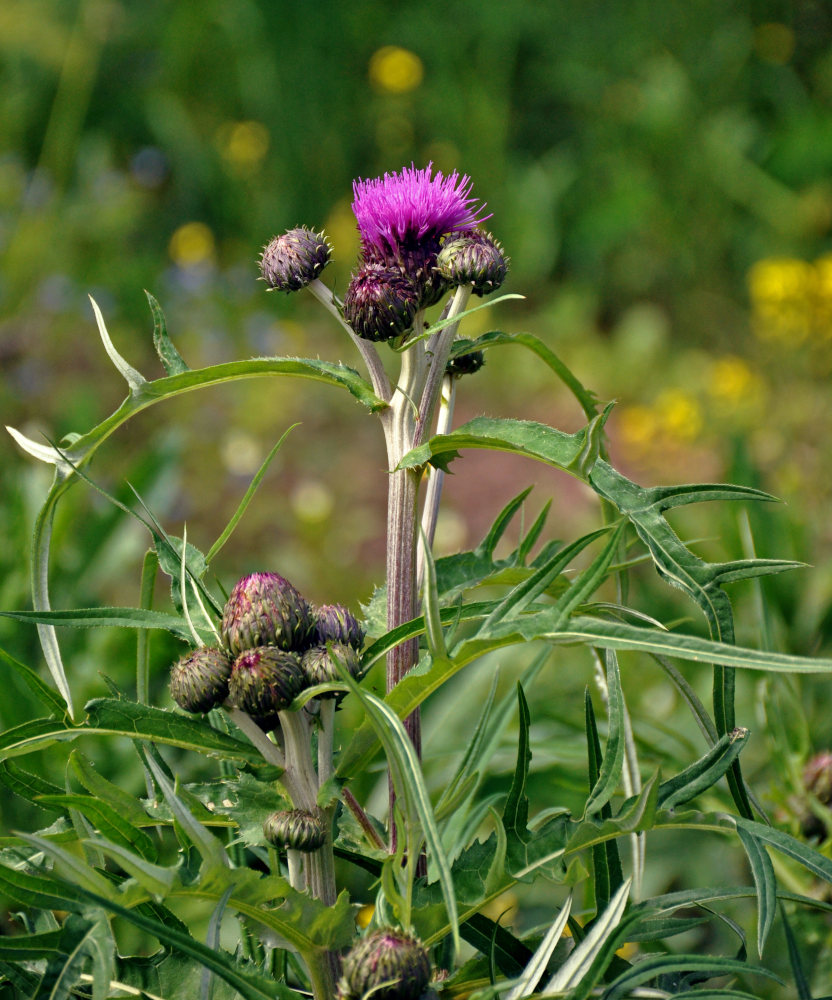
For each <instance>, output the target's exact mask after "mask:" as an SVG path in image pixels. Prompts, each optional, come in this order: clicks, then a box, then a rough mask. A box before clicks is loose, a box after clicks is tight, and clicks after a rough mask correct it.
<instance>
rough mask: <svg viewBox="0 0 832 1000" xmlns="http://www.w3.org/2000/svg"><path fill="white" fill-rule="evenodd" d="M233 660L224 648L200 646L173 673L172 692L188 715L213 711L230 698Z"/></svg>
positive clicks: (173, 667) (181, 660) (177, 663)
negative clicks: (229, 680) (229, 690)
mask: <svg viewBox="0 0 832 1000" xmlns="http://www.w3.org/2000/svg"><path fill="white" fill-rule="evenodd" d="M230 676H231V658H230V657H229V656H228V654H227V653H226V652H225V651H224V650H222V649H213V648H211V647H209V646H200V648H199V649H195V650H194V651H193V652H191V653H188V654H187V655H186V656H183V657H182V658H181V659H180V660H179V661H178V662H176V663H175V664H174V665H173V666H172V667H171V671H170V693H171V697H172V698H173V700H174V701H175V702H176V704H177V705H178V706H179V707H180V708H184V709H185V711H186V712H202V713H205V712H210V711H211V709H212V708H215V707H216V706H217V705H221V704H222V703H223V702H224V701H225V699H226V698H227V697H228V679H229V677H230Z"/></svg>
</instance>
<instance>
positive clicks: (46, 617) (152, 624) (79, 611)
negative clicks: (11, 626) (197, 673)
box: [0, 608, 192, 641]
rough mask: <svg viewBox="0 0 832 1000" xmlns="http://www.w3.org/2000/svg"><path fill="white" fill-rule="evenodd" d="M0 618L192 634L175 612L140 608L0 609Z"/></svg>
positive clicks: (51, 623) (88, 626) (182, 635)
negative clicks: (171, 613)
mask: <svg viewBox="0 0 832 1000" xmlns="http://www.w3.org/2000/svg"><path fill="white" fill-rule="evenodd" d="M0 618H13V619H15V620H16V621H20V622H31V623H32V624H37V623H46V624H49V625H54V626H60V627H71V628H103V627H106V626H110V627H116V628H136V629H162V630H163V631H166V632H171V633H172V634H173V635H175V636H177V637H178V638H180V639H185V640H187V641H190V640H191V638H192V634H191V632H190V631H189V629H188V628H187V627H186V626H185V624H184V623H183V621H182V619H181V618H180V617H179V616H178V615H170V614H167V613H166V612H164V611H147V610H145V609H143V608H74V609H72V610H69V611H51V610H50V611H0Z"/></svg>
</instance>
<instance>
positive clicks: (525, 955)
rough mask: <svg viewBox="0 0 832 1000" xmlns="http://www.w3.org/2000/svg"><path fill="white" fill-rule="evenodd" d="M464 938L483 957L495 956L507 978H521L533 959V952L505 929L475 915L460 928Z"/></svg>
mask: <svg viewBox="0 0 832 1000" xmlns="http://www.w3.org/2000/svg"><path fill="white" fill-rule="evenodd" d="M459 933H460V935H461V936H462V938H463V939H464V940H465V941H467V942H468V944H470V945H473V946H474V948H476V949H477V951H480V952H482V954H483V955H487V954H489V951H490V953H491V954H492V955H493V957H494V960H495V962H496V964H497V966H498V967H499V968H500V971H501V972H502V973H503V974H504V975H506V976H511V977H514V976H519V975H520V973H521V972H522V971H523V969H524V968H525V967H526V964H527V963H528V961H529V960H530V959H531V957H532V951H531V949H529V948H528V946H527V945H525V944H524V943H523V942H522V941H520V940H519V939H518V938H516V937H515V936H514V935H513V934H511V933H510V932H509V931H507V930H506V929H505V928H504V927H501V926H500V925H499V924H497V923H495V922H494V921H493V920H490V919H489V918H488V917H486V916H483V914H481V913H474V914H472V916H471V917H469V919H468V920H466V921H465V922H464V923H463V924H462V925H461V926H460V928H459Z"/></svg>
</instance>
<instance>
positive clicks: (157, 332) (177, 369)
mask: <svg viewBox="0 0 832 1000" xmlns="http://www.w3.org/2000/svg"><path fill="white" fill-rule="evenodd" d="M144 294H145V295H146V296H147V302H148V305H149V306H150V312H151V313H152V315H153V346H154V347H155V348H156V353H157V354H158V355H159V360H160V361H161V362H162V366H163V367H164V369H165V372H166V373H167V374H168V375H179V374H180V373H181V372H186V371H188V370H189V369H188V366H187V365H186V364H185V362H184V361H183V360H182V356H181V354H180V353H179V351H177V350H176V348H175V347H174V346H173V341H172V340H171V339H170V337H169V336H168V328H167V323H166V322H165V314H164V313H163V312H162V307H161V306H160V305H159V303H158V302H157V301H156V299H155V297H154V296H153V295H151V294H150V292H149V291H148V290H147V289H145V292H144Z"/></svg>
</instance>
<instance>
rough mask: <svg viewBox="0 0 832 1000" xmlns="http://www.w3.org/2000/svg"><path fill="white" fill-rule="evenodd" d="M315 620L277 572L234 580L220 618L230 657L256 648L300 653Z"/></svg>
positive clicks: (254, 574) (286, 581)
mask: <svg viewBox="0 0 832 1000" xmlns="http://www.w3.org/2000/svg"><path fill="white" fill-rule="evenodd" d="M314 627H315V619H314V617H313V613H312V609H311V607H310V606H309V604H308V602H307V601H306V599H305V598H304V597H303V595H302V594H301V593H300V591H298V590H297V589H296V588H295V587H293V586H292V584H291V583H289V581H288V580H286V579H285V578H284V577H282V576H280V575H279V574H278V573H252V574H250V575H249V576H244V577H243V578H242V579H241V580H238V581H237V583H236V584H235V585H234V588H233V589H232V591H231V595H230V596H229V598H228V600H227V601H226V603H225V608H224V609H223V615H222V626H221V631H222V637H223V642H224V643H225V645H226V646H227V648H228V649H229V650H230V652H231V653H232V654H235V655H236V654H237V653H241V652H243V650H245V649H253V648H255V647H256V646H277V647H278V648H280V649H284V650H287V651H288V650H303V649H306V647H307V646H308V645H309V642H310V638H311V636H312V632H313V629H314Z"/></svg>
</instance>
